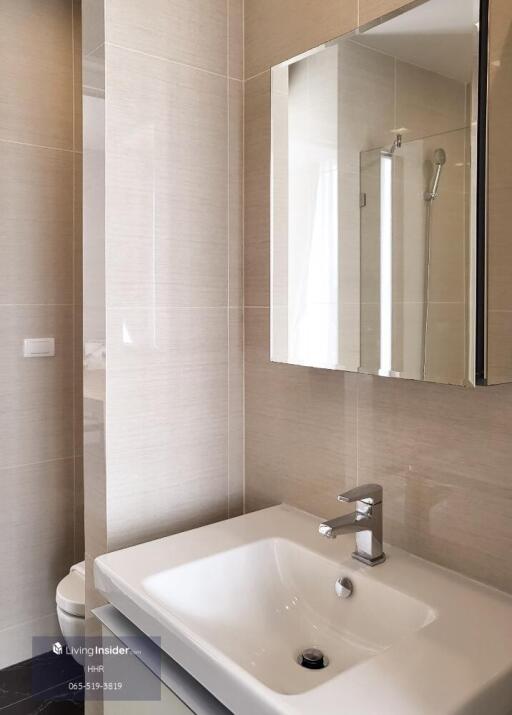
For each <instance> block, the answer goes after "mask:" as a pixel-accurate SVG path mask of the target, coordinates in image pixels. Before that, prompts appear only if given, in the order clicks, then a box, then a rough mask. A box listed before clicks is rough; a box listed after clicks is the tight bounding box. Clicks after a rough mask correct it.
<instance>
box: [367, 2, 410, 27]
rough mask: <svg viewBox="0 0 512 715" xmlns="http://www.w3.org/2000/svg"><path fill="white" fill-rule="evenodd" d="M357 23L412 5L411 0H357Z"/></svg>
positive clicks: (370, 20)
mask: <svg viewBox="0 0 512 715" xmlns="http://www.w3.org/2000/svg"><path fill="white" fill-rule="evenodd" d="M358 2H359V23H358V24H359V25H365V24H366V23H367V22H372V20H376V19H377V18H379V17H382V16H384V15H387V14H388V13H390V12H395V11H396V10H400V9H402V8H404V7H407V5H412V4H413V0H358Z"/></svg>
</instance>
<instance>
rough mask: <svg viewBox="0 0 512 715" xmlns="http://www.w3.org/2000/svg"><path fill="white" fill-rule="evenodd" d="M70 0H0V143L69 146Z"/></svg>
mask: <svg viewBox="0 0 512 715" xmlns="http://www.w3.org/2000/svg"><path fill="white" fill-rule="evenodd" d="M72 53H73V44H72V12H71V3H70V2H69V0H47V1H46V2H44V3H41V2H40V1H39V0H4V2H2V23H1V26H0V65H1V67H2V76H3V80H2V114H1V117H0V139H8V140H11V141H17V142H27V143H29V144H38V145H40V146H50V147H59V148H63V149H72V148H73V54H72Z"/></svg>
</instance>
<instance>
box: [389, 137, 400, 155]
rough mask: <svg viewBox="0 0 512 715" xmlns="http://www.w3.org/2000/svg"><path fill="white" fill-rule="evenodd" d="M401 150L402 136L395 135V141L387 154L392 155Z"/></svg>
mask: <svg viewBox="0 0 512 715" xmlns="http://www.w3.org/2000/svg"><path fill="white" fill-rule="evenodd" d="M401 148H402V135H401V134H397V135H396V137H395V141H394V142H393V144H392V145H391V148H390V150H389V152H388V154H394V153H395V151H396V150H397V149H401Z"/></svg>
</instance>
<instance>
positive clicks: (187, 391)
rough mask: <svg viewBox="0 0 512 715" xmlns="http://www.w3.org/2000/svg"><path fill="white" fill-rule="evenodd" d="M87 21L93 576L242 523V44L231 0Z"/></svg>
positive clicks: (112, 9) (140, 5)
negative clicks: (101, 260)
mask: <svg viewBox="0 0 512 715" xmlns="http://www.w3.org/2000/svg"><path fill="white" fill-rule="evenodd" d="M84 6H85V3H84ZM87 8H88V9H87V17H88V25H87V26H88V30H87V31H86V34H85V36H86V38H87V42H88V45H89V46H90V47H91V51H92V52H93V53H94V52H96V50H97V48H96V50H95V49H94V47H93V46H94V44H95V43H94V42H92V41H89V38H90V37H91V36H93V35H94V32H95V27H96V31H97V30H98V27H99V25H100V24H101V23H102V22H103V15H104V18H105V24H104V30H103V29H102V28H99V32H97V35H96V36H97V38H99V42H98V45H101V52H100V53H99V54H101V56H102V57H103V56H104V62H105V77H106V86H105V93H104V96H105V107H106V122H105V125H104V128H105V157H104V166H105V169H106V174H105V185H106V204H105V236H104V243H105V251H104V256H105V265H104V266H103V268H102V270H104V274H105V275H106V280H105V318H106V356H107V359H106V377H102V376H101V375H99V376H98V375H97V377H98V383H99V390H98V393H99V397H100V400H99V402H100V403H101V402H102V400H103V410H104V413H103V414H104V418H105V432H104V440H105V442H104V444H105V446H106V461H105V462H104V463H102V457H101V455H100V460H99V463H96V464H93V463H92V461H91V469H90V471H89V470H87V469H86V485H88V484H89V483H90V484H91V492H90V494H91V499H90V501H88V500H87V499H86V502H88V504H90V510H89V511H88V513H87V517H86V518H87V522H88V524H89V523H90V524H91V530H90V534H91V538H90V540H89V538H88V534H89V529H88V528H87V529H86V541H87V553H88V556H89V557H90V558H88V562H89V563H91V562H92V558H93V557H94V556H95V555H96V554H97V553H99V552H101V551H105V550H107V549H109V550H111V549H116V548H120V547H122V546H126V545H129V544H133V543H137V542H141V541H145V540H148V539H151V538H156V537H159V536H162V535H166V534H169V533H172V532H175V531H180V530H183V529H186V528H189V527H192V526H196V525H199V524H202V523H205V522H208V521H212V520H217V519H222V518H226V517H227V516H228V515H229V516H232V515H236V514H239V513H241V511H242V508H243V447H242V439H243V425H242V421H243V414H242V398H243V394H242V377H243V376H242V338H243V335H242V317H243V307H242V238H241V232H242V178H243V177H242V173H243V172H242V156H243V151H242V149H243V147H242V130H243V122H242V102H243V91H242V90H243V86H242V71H243V68H242V39H243V38H242V0H230V1H229V2H226V0H199V1H198V2H194V3H190V2H188V0H182V1H177V2H168V0H152V2H151V12H148V3H147V2H146V1H145V0H133V1H132V2H130V3H126V2H124V0H109V2H107V3H102V2H96V0H87ZM89 20H90V23H89ZM96 54H98V53H97V52H96ZM86 65H89V66H90V65H91V63H90V62H89V63H87V62H86ZM99 65H101V61H100V62H96V68H97V69H98V67H99ZM101 74H102V70H101V69H99V71H98V72H97V73H96V77H95V78H89V79H87V81H86V84H87V83H92V84H94V82H95V81H97V80H98V76H101ZM99 240H101V238H100V239H99ZM86 242H87V236H86ZM87 250H88V247H87V245H86V253H87ZM98 255H99V254H98ZM90 270H95V268H94V266H92V265H91V266H90ZM86 282H87V269H86ZM87 310H88V308H87V307H86V324H87ZM87 379H88V378H87V375H86V381H87ZM93 382H94V380H93ZM89 387H90V391H89V395H91V396H94V385H90V386H88V387H87V389H86V396H87V394H88V389H89ZM97 396H98V395H97ZM97 419H98V421H97V422H96V425H97V426H98V424H99V423H101V420H102V419H103V417H102V415H101V408H100V414H99V415H98V416H97ZM93 421H94V420H93ZM96 437H97V438H98V439H99V440H100V441H99V442H98V444H100V443H101V439H102V429H101V425H100V430H99V435H98V434H97V435H96ZM86 439H87V434H86ZM99 451H100V452H101V449H100V450H99ZM86 452H87V449H86ZM96 454H98V451H97V452H96ZM105 465H106V472H105V470H104V467H105ZM102 470H103V471H102ZM89 477H91V481H90V482H89ZM86 491H87V487H86ZM98 493H99V495H100V496H99V499H98V500H97V501H95V500H94V495H95V494H98ZM94 525H96V526H94ZM98 536H99V538H95V537H98ZM89 582H90V581H89Z"/></svg>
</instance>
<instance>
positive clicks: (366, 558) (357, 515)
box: [318, 484, 386, 566]
mask: <svg viewBox="0 0 512 715" xmlns="http://www.w3.org/2000/svg"><path fill="white" fill-rule="evenodd" d="M338 501H342V502H346V503H352V502H357V503H356V510H355V512H353V513H352V514H347V515H346V516H340V517H338V518H337V519H331V520H330V521H326V522H324V523H323V524H320V526H319V529H318V530H319V532H320V534H321V535H322V536H325V537H326V538H328V539H335V538H336V537H337V536H340V535H341V534H354V533H355V535H356V550H355V551H354V553H353V554H352V556H353V558H354V559H357V560H358V561H362V562H363V564H367V565H368V566H377V564H381V563H382V562H383V561H385V560H386V554H385V553H384V551H383V541H382V487H381V486H380V484H363V485H362V486H360V487H355V489H351V490H350V491H348V492H345V493H344V494H340V495H339V497H338Z"/></svg>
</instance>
